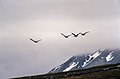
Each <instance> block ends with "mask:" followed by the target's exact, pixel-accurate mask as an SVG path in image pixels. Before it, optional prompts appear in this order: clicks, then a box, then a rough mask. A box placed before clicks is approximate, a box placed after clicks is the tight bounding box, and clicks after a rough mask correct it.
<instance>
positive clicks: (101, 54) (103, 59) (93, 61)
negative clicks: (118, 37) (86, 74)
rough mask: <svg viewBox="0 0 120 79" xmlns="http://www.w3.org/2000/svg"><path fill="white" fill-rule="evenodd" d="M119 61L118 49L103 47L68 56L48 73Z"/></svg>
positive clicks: (119, 50) (119, 52) (119, 53)
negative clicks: (102, 48) (87, 52)
mask: <svg viewBox="0 0 120 79" xmlns="http://www.w3.org/2000/svg"><path fill="white" fill-rule="evenodd" d="M116 63H120V49H114V50H113V49H105V50H101V49H100V50H97V51H95V52H92V53H89V54H83V55H77V56H73V57H71V58H69V59H68V60H67V61H66V62H64V63H63V64H61V65H58V66H56V67H54V68H53V69H51V70H50V71H49V73H57V72H66V71H73V70H81V69H85V68H90V67H94V66H100V65H106V64H116Z"/></svg>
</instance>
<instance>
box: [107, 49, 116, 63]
mask: <svg viewBox="0 0 120 79" xmlns="http://www.w3.org/2000/svg"><path fill="white" fill-rule="evenodd" d="M113 53H114V51H112V52H111V53H110V54H109V55H108V56H107V57H106V61H107V62H109V61H111V60H113V58H114V56H113Z"/></svg>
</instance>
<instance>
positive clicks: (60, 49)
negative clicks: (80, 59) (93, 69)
mask: <svg viewBox="0 0 120 79" xmlns="http://www.w3.org/2000/svg"><path fill="white" fill-rule="evenodd" d="M85 31H90V33H88V34H86V36H84V37H83V36H79V37H78V38H75V37H70V38H68V39H65V38H64V37H63V36H62V35H60V33H64V34H66V35H68V34H71V32H74V33H79V32H85ZM119 34H120V0H0V79H7V78H8V77H16V76H24V75H34V74H43V73H47V72H48V71H49V70H51V69H52V68H54V67H55V66H57V65H60V64H61V63H63V62H65V61H66V60H68V59H69V58H70V57H71V56H73V55H81V54H84V53H91V52H93V51H96V50H98V49H100V48H103V49H105V48H119V47H120V35H119ZM29 38H33V39H35V40H37V39H42V41H41V42H39V43H38V44H35V43H33V42H32V41H30V40H29Z"/></svg>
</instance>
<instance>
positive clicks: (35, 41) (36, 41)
mask: <svg viewBox="0 0 120 79" xmlns="http://www.w3.org/2000/svg"><path fill="white" fill-rule="evenodd" d="M30 40H31V41H33V42H34V43H38V42H39V41H41V39H40V40H33V39H32V38H30Z"/></svg>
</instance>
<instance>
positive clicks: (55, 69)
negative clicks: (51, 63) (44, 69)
mask: <svg viewBox="0 0 120 79" xmlns="http://www.w3.org/2000/svg"><path fill="white" fill-rule="evenodd" d="M60 67H61V66H57V67H55V68H54V70H53V71H52V72H54V71H56V70H57V69H59V68H60Z"/></svg>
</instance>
